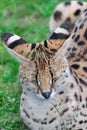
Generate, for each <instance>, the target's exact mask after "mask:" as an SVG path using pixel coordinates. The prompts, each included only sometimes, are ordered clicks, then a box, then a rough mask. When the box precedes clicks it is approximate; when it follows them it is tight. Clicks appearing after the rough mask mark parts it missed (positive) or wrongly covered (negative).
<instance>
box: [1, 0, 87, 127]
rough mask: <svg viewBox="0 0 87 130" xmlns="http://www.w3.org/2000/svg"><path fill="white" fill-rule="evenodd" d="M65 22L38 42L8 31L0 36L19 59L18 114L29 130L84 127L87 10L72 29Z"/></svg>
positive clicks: (86, 113)
mask: <svg viewBox="0 0 87 130" xmlns="http://www.w3.org/2000/svg"><path fill="white" fill-rule="evenodd" d="M79 4H81V3H79ZM66 5H70V2H67V3H66ZM67 24H68V23H66V26H65V24H62V26H61V25H60V27H58V28H57V29H56V31H55V32H54V33H53V34H52V35H51V36H50V38H49V39H48V40H45V41H43V42H41V43H40V44H35V43H33V44H28V43H27V42H26V41H25V40H23V39H22V38H20V37H19V36H17V35H14V34H11V33H4V34H2V36H1V39H2V41H3V42H4V45H5V47H6V48H7V49H8V51H9V52H11V53H13V54H14V55H16V57H18V58H19V59H21V60H22V63H21V66H20V69H19V78H20V82H21V85H22V89H23V90H22V95H21V103H20V114H21V118H22V119H23V121H24V123H25V124H26V125H27V126H28V128H29V129H31V130H48V129H49V130H86V129H87V9H85V10H84V11H83V13H82V15H81V16H80V18H79V19H78V20H77V22H76V23H75V25H74V27H73V29H72V27H71V26H70V29H69V28H67V27H68V26H67ZM68 25H70V24H68ZM71 29H72V30H71ZM20 52H21V53H20Z"/></svg>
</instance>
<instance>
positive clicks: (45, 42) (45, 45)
mask: <svg viewBox="0 0 87 130" xmlns="http://www.w3.org/2000/svg"><path fill="white" fill-rule="evenodd" d="M44 47H46V48H48V44H47V41H46V40H45V41H44Z"/></svg>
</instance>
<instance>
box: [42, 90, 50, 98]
mask: <svg viewBox="0 0 87 130" xmlns="http://www.w3.org/2000/svg"><path fill="white" fill-rule="evenodd" d="M50 95H51V91H49V92H42V96H43V97H44V98H46V99H48V98H50Z"/></svg>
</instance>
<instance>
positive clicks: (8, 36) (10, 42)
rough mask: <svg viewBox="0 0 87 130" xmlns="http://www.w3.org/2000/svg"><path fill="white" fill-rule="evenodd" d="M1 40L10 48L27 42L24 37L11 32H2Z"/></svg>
mask: <svg viewBox="0 0 87 130" xmlns="http://www.w3.org/2000/svg"><path fill="white" fill-rule="evenodd" d="M1 40H2V42H3V43H4V44H5V45H6V46H7V47H8V48H10V49H13V48H14V47H16V46H17V45H20V44H25V43H27V42H26V41H25V40H24V39H22V38H21V37H19V36H18V35H16V34H12V33H3V34H2V35H1Z"/></svg>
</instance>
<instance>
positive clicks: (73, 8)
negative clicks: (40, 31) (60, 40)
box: [49, 1, 87, 32]
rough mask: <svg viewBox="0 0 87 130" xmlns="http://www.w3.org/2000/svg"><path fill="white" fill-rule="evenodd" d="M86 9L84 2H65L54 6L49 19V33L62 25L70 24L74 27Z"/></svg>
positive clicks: (86, 5)
mask: <svg viewBox="0 0 87 130" xmlns="http://www.w3.org/2000/svg"><path fill="white" fill-rule="evenodd" d="M86 8H87V3H86V2H80V1H67V2H64V3H60V4H58V5H57V6H56V8H55V9H54V11H53V14H52V16H51V18H50V22H49V28H50V31H51V32H54V31H55V29H56V28H57V27H58V26H60V25H61V24H64V23H66V22H67V23H71V24H72V26H74V24H75V22H76V21H77V19H78V18H79V17H80V15H81V14H82V13H83V11H84V9H86Z"/></svg>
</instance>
